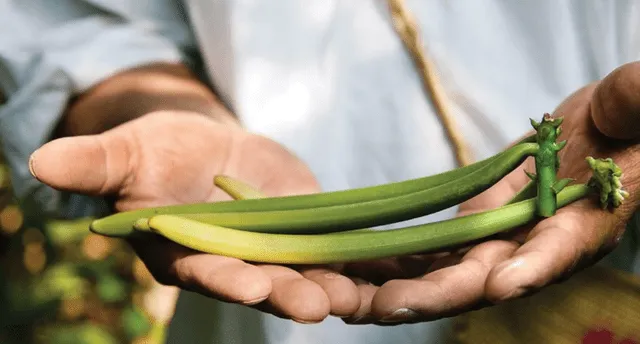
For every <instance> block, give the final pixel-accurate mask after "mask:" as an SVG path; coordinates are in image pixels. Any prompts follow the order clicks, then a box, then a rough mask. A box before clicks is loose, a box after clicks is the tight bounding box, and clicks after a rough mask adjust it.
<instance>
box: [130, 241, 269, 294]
mask: <svg viewBox="0 0 640 344" xmlns="http://www.w3.org/2000/svg"><path fill="white" fill-rule="evenodd" d="M129 242H130V243H131V245H132V247H133V248H134V250H135V252H136V254H138V256H139V257H140V258H141V259H142V260H143V262H144V263H145V265H146V266H147V268H148V269H149V271H150V272H151V274H152V275H153V276H154V278H155V279H156V280H158V282H160V283H162V284H166V285H174V286H178V287H180V288H182V289H186V290H190V291H193V292H197V293H200V294H202V295H205V296H208V297H213V298H215V299H218V300H222V301H227V302H233V303H240V304H244V305H254V304H257V303H259V302H262V301H263V300H265V299H267V297H268V296H269V294H270V293H271V289H272V286H271V278H270V276H268V275H267V274H265V273H264V272H263V271H262V270H261V269H260V268H258V267H256V266H253V265H251V264H247V263H245V262H244V261H242V260H239V259H235V258H229V257H224V256H216V255H211V254H204V253H198V252H195V251H192V250H190V249H187V248H185V247H182V246H180V245H176V244H174V243H172V242H170V241H168V240H166V239H164V238H158V237H145V238H135V239H130V240H129ZM159 252H161V253H162V254H158V253H159Z"/></svg>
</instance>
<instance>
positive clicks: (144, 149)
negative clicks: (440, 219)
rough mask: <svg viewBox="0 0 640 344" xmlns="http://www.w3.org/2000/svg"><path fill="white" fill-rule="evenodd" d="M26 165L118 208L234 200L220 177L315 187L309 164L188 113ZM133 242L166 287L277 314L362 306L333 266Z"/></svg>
mask: <svg viewBox="0 0 640 344" xmlns="http://www.w3.org/2000/svg"><path fill="white" fill-rule="evenodd" d="M30 166H31V170H32V173H33V175H34V176H35V177H36V178H38V179H39V180H40V181H42V182H43V183H45V184H48V185H50V186H52V187H54V188H56V189H60V190H65V191H70V192H77V193H83V194H91V195H100V196H107V197H112V198H113V199H114V207H115V209H116V210H117V211H127V210H133V209H137V208H143V207H153V206H163V205H172V204H184V203H195V202H205V201H220V200H227V199H230V198H229V196H227V195H226V194H224V193H223V192H222V191H221V190H220V189H218V188H215V187H214V185H213V177H214V176H215V175H217V174H225V175H229V176H232V177H235V178H238V179H240V180H244V181H247V182H248V183H250V184H252V185H255V186H257V187H259V188H260V189H261V190H262V191H263V192H264V193H266V194H267V195H269V196H280V195H289V194H302V193H311V192H316V191H318V185H317V182H316V180H315V179H314V177H313V175H312V174H311V173H310V171H309V170H308V168H307V167H306V166H305V165H304V164H303V163H302V162H301V161H300V160H298V159H297V158H296V157H294V156H293V155H292V154H291V153H289V152H288V151H287V150H285V149H284V148H283V147H282V146H280V145H279V144H277V143H275V142H274V141H271V140H269V139H266V138H264V137H261V136H258V135H253V134H250V133H248V132H246V131H244V130H243V129H241V128H240V127H239V126H237V125H230V124H220V123H217V122H215V121H213V120H211V119H209V118H207V117H205V116H203V115H200V114H196V113H190V112H177V111H170V112H168V111H165V112H154V113H150V114H147V115H144V116H142V117H140V118H138V119H135V120H132V121H130V122H127V123H125V124H122V125H120V126H117V127H115V128H114V129H112V130H109V131H107V132H104V133H103V134H99V135H90V136H77V137H67V138H62V139H58V140H54V141H52V142H49V143H47V144H46V145H44V146H43V147H42V148H40V149H39V150H38V151H36V152H35V153H34V154H33V155H32V159H31V162H30ZM129 242H130V243H131V245H132V246H133V248H134V249H135V251H136V253H137V254H138V255H139V256H140V258H141V259H142V260H143V261H144V263H145V264H146V265H147V267H148V268H149V270H150V271H151V273H152V274H153V276H154V277H155V278H156V279H157V280H158V281H159V282H161V283H163V284H168V285H175V286H178V287H180V288H183V289H186V290H191V291H195V292H198V293H201V294H203V295H205V296H209V297H213V298H216V299H219V300H223V301H227V302H233V303H239V304H243V305H248V306H251V307H254V308H257V309H260V310H262V311H265V312H269V313H272V314H275V315H277V316H280V317H284V318H291V319H294V320H296V321H299V322H306V323H312V322H318V321H320V320H322V319H324V318H325V317H326V316H327V315H329V314H333V315H336V316H346V315H349V314H351V313H353V312H355V311H356V310H357V309H358V306H359V304H360V299H359V295H358V292H357V289H356V286H355V284H354V283H353V282H352V281H351V280H350V279H348V278H346V277H344V276H342V275H339V274H336V273H335V272H333V271H331V270H328V269H327V268H322V267H309V268H306V269H299V270H293V269H291V268H289V267H285V266H279V265H270V264H255V265H254V264H250V263H247V262H243V261H241V260H238V259H234V258H228V257H223V256H215V255H210V254H203V253H198V252H194V251H191V250H189V249H186V248H184V247H182V246H179V245H177V244H174V243H172V242H169V241H168V240H165V239H162V238H160V237H155V236H154V237H145V238H143V239H142V240H135V239H131V240H129Z"/></svg>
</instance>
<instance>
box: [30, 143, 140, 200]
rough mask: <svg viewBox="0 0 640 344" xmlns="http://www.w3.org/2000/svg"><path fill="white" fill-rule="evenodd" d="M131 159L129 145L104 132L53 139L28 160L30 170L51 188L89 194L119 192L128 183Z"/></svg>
mask: <svg viewBox="0 0 640 344" xmlns="http://www.w3.org/2000/svg"><path fill="white" fill-rule="evenodd" d="M130 161H131V149H130V148H129V144H128V143H127V142H126V141H125V140H123V139H121V138H119V137H117V136H109V135H105V134H101V135H92V136H76V137H66V138H61V139H57V140H54V141H51V142H49V143H47V144H45V145H43V146H42V147H41V148H40V149H38V150H36V151H35V152H34V153H33V154H32V155H31V157H30V159H29V170H30V171H31V174H32V175H33V176H34V177H35V178H36V179H38V180H39V181H40V182H42V183H44V184H47V185H49V186H51V187H52V188H55V189H58V190H62V191H68V192H76V193H82V194H88V195H107V194H113V193H116V192H118V190H120V189H121V188H122V186H123V185H124V184H125V182H126V179H127V177H128V176H129V175H130V173H129V171H130V170H131V168H130Z"/></svg>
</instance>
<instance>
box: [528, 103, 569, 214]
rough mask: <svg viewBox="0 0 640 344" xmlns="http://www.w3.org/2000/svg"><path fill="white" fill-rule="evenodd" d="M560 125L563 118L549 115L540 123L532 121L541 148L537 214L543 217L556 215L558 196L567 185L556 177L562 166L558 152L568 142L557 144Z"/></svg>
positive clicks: (538, 161)
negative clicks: (554, 117)
mask: <svg viewBox="0 0 640 344" xmlns="http://www.w3.org/2000/svg"><path fill="white" fill-rule="evenodd" d="M560 124H562V118H556V119H553V118H551V115H549V114H545V115H544V116H543V118H542V122H540V123H538V122H536V121H534V120H531V125H532V126H533V128H534V129H535V130H536V132H537V142H538V145H539V146H540V149H539V150H538V153H537V154H536V156H535V159H536V175H535V180H536V182H537V185H538V188H537V200H538V209H537V212H538V215H539V216H542V217H550V216H553V215H554V214H555V213H556V209H557V204H556V194H557V193H558V192H559V191H560V190H561V189H562V187H564V186H563V184H564V185H566V181H558V180H557V176H556V174H557V171H558V167H559V164H560V161H559V160H558V151H560V150H561V149H562V148H563V147H564V146H565V145H566V143H567V142H566V141H563V142H560V143H556V139H557V137H558V135H559V134H560V130H561V129H560Z"/></svg>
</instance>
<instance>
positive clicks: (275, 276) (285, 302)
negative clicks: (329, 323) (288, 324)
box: [259, 265, 331, 324]
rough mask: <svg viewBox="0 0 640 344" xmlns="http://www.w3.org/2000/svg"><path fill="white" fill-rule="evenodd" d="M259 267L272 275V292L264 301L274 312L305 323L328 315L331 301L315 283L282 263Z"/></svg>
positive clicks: (318, 320)
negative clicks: (280, 264)
mask: <svg viewBox="0 0 640 344" xmlns="http://www.w3.org/2000/svg"><path fill="white" fill-rule="evenodd" d="M259 268H260V269H261V270H262V272H263V273H264V274H266V275H267V276H269V278H271V285H272V290H271V294H270V295H269V297H268V298H267V299H266V300H265V301H264V302H265V303H267V304H269V306H270V307H271V308H272V309H273V310H274V311H275V312H277V313H280V314H282V315H284V316H285V317H288V318H290V319H292V320H294V321H296V322H300V323H304V324H313V323H318V322H320V321H322V320H323V319H324V318H326V317H327V316H328V315H329V312H330V311H331V301H330V300H329V297H328V296H327V294H326V293H325V291H324V290H323V289H322V287H321V286H319V285H318V284H317V283H315V282H313V281H311V280H308V279H306V278H304V277H303V276H302V275H301V274H300V273H299V272H297V271H295V270H292V269H290V268H287V267H284V266H279V265H260V266H259Z"/></svg>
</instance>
